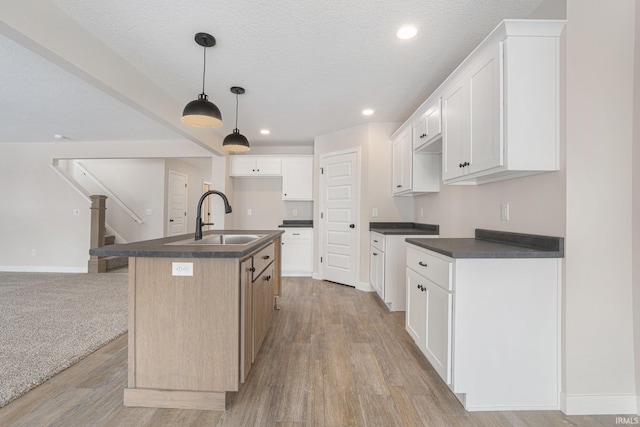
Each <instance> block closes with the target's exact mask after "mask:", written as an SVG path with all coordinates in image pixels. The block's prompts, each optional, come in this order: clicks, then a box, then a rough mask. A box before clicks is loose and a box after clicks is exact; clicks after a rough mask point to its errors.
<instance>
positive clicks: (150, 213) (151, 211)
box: [145, 209, 153, 215]
mask: <svg viewBox="0 0 640 427" xmlns="http://www.w3.org/2000/svg"><path fill="white" fill-rule="evenodd" d="M145 212H146V214H147V215H153V210H152V209H147V210H146V211H145Z"/></svg>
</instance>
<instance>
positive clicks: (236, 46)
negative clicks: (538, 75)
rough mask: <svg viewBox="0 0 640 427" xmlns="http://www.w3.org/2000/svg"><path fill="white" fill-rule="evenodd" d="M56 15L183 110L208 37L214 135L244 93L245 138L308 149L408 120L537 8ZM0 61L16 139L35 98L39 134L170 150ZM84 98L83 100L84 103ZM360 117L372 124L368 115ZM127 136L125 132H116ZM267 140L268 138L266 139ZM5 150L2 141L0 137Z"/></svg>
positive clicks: (143, 122)
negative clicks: (473, 55) (508, 22)
mask: <svg viewBox="0 0 640 427" xmlns="http://www.w3.org/2000/svg"><path fill="white" fill-rule="evenodd" d="M51 2H52V3H53V4H55V5H56V6H57V7H59V8H60V9H61V10H62V11H63V12H65V13H66V14H68V15H69V16H70V17H71V18H73V19H74V20H75V21H77V22H78V23H79V24H80V25H82V26H83V27H84V28H85V29H86V30H87V31H89V32H90V33H92V34H93V35H95V36H96V37H97V38H98V39H99V40H101V41H102V42H103V43H104V44H105V45H106V46H108V47H109V48H110V49H111V50H113V51H114V52H116V53H117V54H118V55H120V56H121V57H122V58H124V60H126V61H127V62H128V63H130V64H131V65H132V66H133V67H135V68H136V69H137V70H139V71H140V72H141V73H142V74H144V75H145V76H146V77H147V78H148V79H150V80H151V81H152V82H153V83H155V84H156V85H158V86H159V87H160V88H161V89H162V90H164V91H165V92H166V93H167V94H168V95H169V96H170V97H171V98H173V99H175V100H176V102H178V103H179V104H180V105H184V104H186V103H187V102H188V101H190V100H192V99H195V98H196V96H197V94H198V93H199V92H200V89H201V79H202V48H201V47H199V46H197V45H196V44H195V43H194V41H193V35H194V34H195V33H196V32H200V31H204V32H209V33H211V34H212V35H214V36H215V37H216V39H217V45H216V46H215V47H213V48H210V49H208V51H207V83H206V92H207V94H208V95H209V99H210V100H212V101H213V102H214V103H215V104H216V105H218V107H219V108H220V110H221V111H222V114H223V121H224V126H223V127H222V128H218V129H215V130H214V132H217V133H218V134H219V135H220V136H224V135H226V134H228V133H230V132H231V130H232V129H233V127H234V119H235V96H234V95H233V94H231V92H229V88H230V87H231V86H242V87H244V88H245V89H246V93H245V94H244V95H241V96H240V98H239V99H240V117H239V126H238V127H239V129H240V131H241V132H242V133H243V134H244V135H246V136H247V137H248V138H249V140H250V141H251V142H252V143H256V144H272V143H273V144H278V145H283V144H305V143H310V142H311V141H313V137H314V136H317V135H322V134H325V133H328V132H333V131H337V130H340V129H344V128H347V127H350V126H354V125H358V124H362V123H366V122H367V121H376V122H401V121H404V120H405V119H406V118H407V117H408V116H409V115H410V114H411V113H412V112H413V111H414V110H415V108H417V107H418V106H419V105H420V104H421V103H422V101H424V99H425V98H426V97H427V96H428V95H429V94H430V93H431V92H432V91H433V89H435V88H436V87H437V86H438V85H439V84H440V83H441V82H442V80H443V79H444V78H445V77H446V76H447V75H448V74H449V73H450V72H451V71H452V70H453V69H454V68H455V67H456V66H457V65H458V64H459V63H460V62H461V61H462V59H464V58H465V57H466V55H467V54H469V52H470V51H471V50H472V49H473V48H474V47H475V46H476V45H477V44H478V43H479V42H480V41H481V40H482V39H483V38H484V37H485V36H486V35H487V34H488V33H489V32H490V31H491V30H492V29H493V28H494V27H495V26H496V25H497V24H498V23H499V22H500V21H501V20H502V19H505V18H523V17H526V16H528V15H529V14H530V13H531V12H532V11H533V10H534V9H535V8H536V7H537V6H538V5H539V4H540V3H541V0H393V1H390V0H387V1H382V0H352V1H340V2H339V1H335V0H332V1H330V0H327V1H317V0H313V1H312V0H279V1H273V0H251V1H249V0H234V1H229V0H227V1H217V0H213V1H212V0H209V1H206V0H200V1H194V0H182V1H158V0H138V1H130V0H110V1H102V2H99V1H86V0H52V1H51ZM0 19H1V18H0ZM406 23H412V24H414V25H415V26H417V27H418V31H419V32H418V35H417V37H416V38H415V39H413V40H408V41H401V40H398V39H396V38H395V37H394V34H395V31H396V30H397V28H398V27H399V26H401V25H403V24H406ZM60 31H65V30H64V29H63V28H61V29H60ZM0 49H2V50H3V58H4V57H5V56H4V53H5V52H4V50H5V49H9V51H10V53H11V56H10V57H9V58H11V59H12V60H13V59H14V58H15V64H13V63H12V64H11V65H6V61H4V60H3V64H0V71H1V72H2V75H3V76H5V75H7V76H10V79H11V80H12V84H11V86H12V88H9V89H7V88H4V87H3V88H2V93H0V95H1V96H3V98H4V95H5V91H8V99H10V100H11V99H15V102H18V103H22V104H23V105H21V106H20V109H19V110H18V111H16V114H12V116H15V117H11V121H12V122H13V123H15V126H16V129H15V130H13V131H12V132H10V133H8V134H10V135H11V136H12V137H13V138H16V139H17V140H19V141H26V140H31V139H34V138H41V136H40V135H37V134H36V131H37V130H38V127H39V125H38V124H37V123H33V122H32V123H31V125H28V126H33V129H24V126H25V123H24V120H25V119H21V118H20V117H28V116H29V110H32V109H37V107H42V105H41V104H42V102H40V100H41V99H43V97H44V99H45V100H46V103H47V104H48V105H50V107H51V108H47V109H45V110H44V111H41V113H42V114H41V115H40V116H38V120H39V121H40V120H42V122H44V123H47V122H55V121H59V122H61V123H62V124H67V121H68V120H69V118H70V117H74V118H76V121H78V119H79V121H81V122H83V125H79V124H77V125H76V124H73V123H69V124H68V127H67V126H64V128H65V129H69V130H59V131H56V132H60V133H64V132H67V133H69V132H71V130H72V129H73V131H74V132H75V131H76V128H74V126H78V128H77V135H78V138H80V139H113V138H124V139H154V138H175V134H173V133H172V132H171V131H169V130H163V128H162V127H161V126H160V125H159V124H158V123H156V122H154V121H153V120H151V119H148V118H146V117H145V116H142V115H141V114H140V113H138V112H136V111H135V110H133V109H131V108H129V107H127V106H125V105H124V104H119V103H118V102H117V101H110V100H109V99H107V97H106V95H103V94H101V93H98V92H99V91H98V90H97V89H94V88H92V87H90V86H89V85H88V84H87V83H84V82H82V81H80V80H78V79H76V81H75V82H74V77H73V76H68V75H67V76H64V74H65V72H64V71H60V70H56V69H55V66H53V65H52V64H47V61H45V60H42V59H39V58H37V57H34V54H32V53H29V52H26V51H25V52H20V49H19V48H15V46H12V44H11V42H10V41H8V40H6V39H5V40H3V39H1V38H0ZM12 62H13V61H12ZM5 68H6V70H5ZM25 70H29V71H28V72H25ZM5 72H6V73H7V74H5ZM4 79H5V78H4V77H3V80H4ZM74 83H75V84H74ZM25 90H28V91H29V92H28V93H25V92H24V91H25ZM76 94H77V97H74V95H76ZM78 97H80V98H82V99H85V98H86V101H85V102H81V103H78ZM65 99H68V100H71V102H69V103H64V102H61V100H65ZM94 101H95V102H96V103H95V104H94ZM69 104H78V105H69ZM364 108H372V109H374V110H375V114H374V115H373V116H371V117H364V116H362V114H361V111H362V110H363V109H364ZM3 110H4V109H3ZM179 114H180V112H177V115H179ZM22 115H24V116H22ZM1 120H2V122H0V124H2V125H3V127H4V125H5V123H4V121H5V119H4V117H3V118H2V119H1ZM39 121H38V123H39ZM123 123H124V124H126V129H119V130H117V131H116V130H114V128H115V127H119V126H120V125H121V124H123ZM84 124H86V126H84ZM18 126H20V127H22V131H23V134H22V136H20V137H18V136H17V134H16V132H19V131H20V129H19V128H18ZM83 126H84V127H88V128H90V130H89V131H88V132H85V129H84V128H83ZM261 128H268V129H270V130H271V134H270V135H268V136H263V135H261V134H260V133H259V130H260V129H261ZM48 132H49V133H50V131H48ZM0 140H7V138H6V136H5V130H4V129H1V130H0Z"/></svg>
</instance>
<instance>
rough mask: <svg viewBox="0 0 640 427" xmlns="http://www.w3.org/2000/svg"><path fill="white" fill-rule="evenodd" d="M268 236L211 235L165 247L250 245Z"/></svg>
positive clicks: (173, 243)
mask: <svg viewBox="0 0 640 427" xmlns="http://www.w3.org/2000/svg"><path fill="white" fill-rule="evenodd" d="M264 236H266V234H209V235H207V236H204V237H203V238H202V239H201V240H194V239H193V238H191V239H186V240H179V241H177V242H171V243H165V245H248V244H249V243H252V242H255V241H256V240H258V239H261V238H263V237H264Z"/></svg>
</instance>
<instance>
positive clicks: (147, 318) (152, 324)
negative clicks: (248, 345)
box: [124, 257, 240, 410]
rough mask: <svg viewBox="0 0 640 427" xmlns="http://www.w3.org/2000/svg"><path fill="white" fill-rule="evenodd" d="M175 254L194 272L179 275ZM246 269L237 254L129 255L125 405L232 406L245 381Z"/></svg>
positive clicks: (194, 407)
mask: <svg viewBox="0 0 640 427" xmlns="http://www.w3.org/2000/svg"><path fill="white" fill-rule="evenodd" d="M173 262H181V263H184V262H188V263H191V264H192V267H193V276H173V275H172V263H173ZM238 270H239V266H238V260H234V259H223V258H204V259H185V258H177V259H170V258H141V257H132V258H130V259H129V289H128V299H129V303H128V307H129V348H128V350H129V360H128V361H129V371H128V388H127V389H126V390H125V393H124V404H125V406H151V407H164V408H193V409H217V410H224V409H225V407H224V404H225V392H227V391H237V390H238V386H239V383H240V378H239V376H240V369H239V366H238V364H239V360H240V354H239V350H240V346H239V345H238V344H239V337H238V331H239V330H240V304H239V301H240V289H239V288H240V287H239V286H238V285H237V284H238V283H239V282H238V279H239V277H238ZM230 281H231V282H233V283H236V286H229V282H230Z"/></svg>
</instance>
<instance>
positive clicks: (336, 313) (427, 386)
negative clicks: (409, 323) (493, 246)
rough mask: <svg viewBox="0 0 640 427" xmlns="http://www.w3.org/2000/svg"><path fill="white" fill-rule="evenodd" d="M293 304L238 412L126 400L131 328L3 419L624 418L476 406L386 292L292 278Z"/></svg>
mask: <svg viewBox="0 0 640 427" xmlns="http://www.w3.org/2000/svg"><path fill="white" fill-rule="evenodd" d="M283 282H284V283H283V297H282V298H281V299H280V307H281V310H280V311H278V312H277V313H276V314H275V316H274V323H273V325H272V327H271V330H270V331H269V333H268V335H267V337H266V338H265V342H264V345H263V347H262V349H261V351H260V354H259V356H258V359H257V361H256V364H255V365H254V366H253V368H252V370H251V373H250V375H249V378H248V382H247V384H245V385H244V386H243V388H242V389H241V390H240V391H239V392H238V393H235V394H233V395H232V398H231V402H230V406H229V409H228V410H227V411H226V412H216V411H195V410H174V409H150V408H125V407H124V406H123V405H122V399H123V397H122V395H123V390H124V388H125V386H126V381H127V366H126V363H127V336H126V334H125V335H123V336H121V337H120V338H118V339H116V340H115V341H113V342H111V343H109V344H107V345H106V346H104V347H103V348H101V349H100V350H98V351H96V352H95V353H93V354H91V355H90V356H88V357H86V358H85V359H83V360H82V361H80V362H79V363H77V364H76V365H74V366H72V367H71V368H69V369H67V370H65V371H63V372H61V373H60V374H58V375H56V376H55V377H53V378H52V379H50V380H49V381H47V382H45V383H44V384H42V385H40V386H38V387H37V388H35V389H33V390H32V391H30V392H29V393H27V394H25V395H24V396H22V397H20V398H19V399H16V400H15V401H13V402H11V403H10V404H9V405H7V406H5V407H4V408H0V426H29V427H33V426H65V427H69V426H71V427H73V426H109V427H112V426H153V427H162V426H277V427H291V426H327V427H329V426H382V427H391V426H475V427H482V426H487V427H494V426H498V427H500V426H532V427H538V426H545V427H546V426H586V427H602V426H613V425H615V416H613V415H606V416H594V417H585V416H565V415H563V414H562V413H561V412H560V411H530V412H529V411H524V412H473V413H469V412H466V411H465V410H464V408H463V407H462V405H460V403H459V402H458V401H457V400H456V398H455V396H454V395H453V394H451V392H450V391H449V389H448V388H447V387H446V386H445V385H444V384H443V383H442V381H441V380H440V378H439V377H438V375H437V374H436V373H435V371H434V370H433V369H432V368H431V366H430V365H429V363H428V362H427V361H426V359H425V358H424V357H423V355H422V354H421V353H420V351H419V350H418V348H417V347H416V346H415V344H414V343H413V341H412V340H411V338H410V337H409V335H408V334H407V333H406V332H405V330H404V313H401V312H399V313H389V312H388V311H387V310H386V308H385V307H384V306H383V304H382V303H381V302H380V300H379V299H378V298H377V296H376V295H375V294H373V293H364V292H360V291H356V290H354V289H352V288H349V287H345V286H340V285H336V284H333V283H328V282H321V281H317V280H311V279H307V278H285V279H284V280H283Z"/></svg>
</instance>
